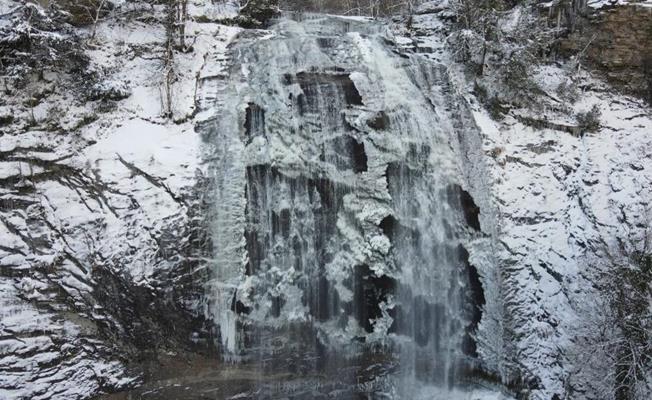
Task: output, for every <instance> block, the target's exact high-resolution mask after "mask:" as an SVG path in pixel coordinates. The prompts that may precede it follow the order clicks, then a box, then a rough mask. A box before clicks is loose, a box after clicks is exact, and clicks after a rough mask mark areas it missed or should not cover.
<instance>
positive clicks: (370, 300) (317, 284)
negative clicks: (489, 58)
mask: <svg viewBox="0 0 652 400" xmlns="http://www.w3.org/2000/svg"><path fill="white" fill-rule="evenodd" d="M230 55H231V70H230V75H229V78H228V79H227V80H224V81H222V86H221V87H220V88H219V90H220V93H221V94H220V96H218V97H219V98H221V99H223V101H222V103H221V104H208V105H205V106H204V108H205V109H206V110H207V111H204V112H207V113H208V114H210V117H207V118H205V122H204V123H203V124H202V125H201V126H200V128H199V129H200V130H201V131H202V132H203V134H204V137H205V141H206V142H207V143H208V144H210V147H209V148H210V150H209V151H208V152H207V153H208V154H207V155H206V157H207V159H209V160H210V163H211V165H212V187H211V189H210V193H209V197H210V207H209V208H210V210H211V215H210V221H211V230H212V237H213V244H214V262H213V279H212V281H211V283H210V285H209V287H208V288H207V291H208V296H207V297H208V299H209V300H208V302H207V305H206V312H207V313H208V314H209V316H210V317H211V318H212V319H213V320H214V321H215V323H216V326H217V327H219V329H218V332H219V337H220V344H221V347H222V351H223V353H224V355H225V357H226V358H229V359H232V360H237V361H239V362H243V363H250V364H251V365H253V366H254V367H255V368H256V369H259V373H260V374H261V375H264V374H273V373H276V374H281V373H287V374H290V375H291V376H294V377H297V379H301V381H302V382H304V383H305V382H311V381H312V380H314V381H315V382H319V384H303V385H298V386H297V388H294V389H292V390H293V394H294V395H301V394H305V395H306V398H314V397H315V396H316V395H315V392H314V391H319V392H320V393H333V391H334V390H335V391H340V392H339V393H341V396H343V397H338V398H345V397H346V396H347V394H350V395H351V396H352V395H353V393H354V392H365V393H370V392H372V393H385V394H387V395H389V396H393V397H395V398H406V399H408V398H415V397H416V391H417V390H420V389H418V387H419V386H433V387H437V388H439V389H438V390H439V391H441V392H447V391H448V390H451V389H453V388H455V387H459V386H461V385H462V384H463V382H465V380H466V379H467V378H468V375H469V374H470V373H471V371H472V370H473V362H474V361H473V360H474V355H475V344H474V341H473V337H472V336H473V330H474V327H475V324H477V321H478V319H479V316H478V314H479V310H480V307H481V305H482V302H483V299H482V293H481V289H480V285H479V283H478V278H477V274H476V273H475V270H474V269H473V267H471V266H470V265H469V263H468V253H467V252H466V250H465V243H467V242H468V240H469V238H470V237H471V236H473V235H474V234H477V230H479V226H478V222H477V214H478V210H477V207H475V205H474V204H473V200H472V199H471V198H470V196H469V195H468V193H466V192H465V191H464V190H462V186H463V184H462V182H461V180H462V178H461V175H462V174H461V173H460V165H459V164H460V161H459V157H458V156H457V151H456V148H457V146H458V144H457V141H458V134H459V132H460V131H461V130H462V129H463V124H462V123H461V122H460V118H459V117H458V116H457V115H458V114H459V113H460V112H461V111H460V110H459V109H457V108H456V107H455V106H454V105H453V103H454V102H452V101H451V98H453V96H454V95H453V94H451V93H450V90H449V88H448V85H447V78H446V73H445V68H444V67H443V66H442V65H437V64H435V63H432V62H430V61H427V60H426V59H425V58H423V57H420V56H419V55H417V54H407V55H406V54H401V53H400V52H399V51H398V50H397V49H396V48H394V47H393V46H392V44H391V42H390V40H388V38H387V37H386V36H385V33H384V29H383V27H382V26H380V24H377V23H374V22H370V21H365V20H356V19H346V18H338V17H330V16H318V15H316V16H309V17H306V16H304V17H301V18H297V17H294V18H290V17H288V18H284V19H281V20H279V21H278V22H277V23H276V24H275V25H274V26H273V27H272V29H271V31H246V32H244V33H242V34H241V36H240V37H239V38H238V40H236V41H235V43H234V44H233V46H232V48H231V51H230ZM324 377H326V378H324ZM415 382H420V383H421V385H415ZM262 385H263V384H262V383H261V386H262ZM256 390H263V391H264V390H271V389H269V388H267V389H264V388H257V389H256Z"/></svg>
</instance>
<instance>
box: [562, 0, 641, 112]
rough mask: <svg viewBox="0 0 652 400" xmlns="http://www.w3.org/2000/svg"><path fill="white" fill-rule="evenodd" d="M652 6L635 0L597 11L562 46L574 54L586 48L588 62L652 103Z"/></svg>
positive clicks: (614, 81) (613, 80)
mask: <svg viewBox="0 0 652 400" xmlns="http://www.w3.org/2000/svg"><path fill="white" fill-rule="evenodd" d="M650 20H652V7H650V6H649V5H645V4H637V3H636V2H632V3H631V4H626V5H624V6H618V7H614V8H605V9H602V10H599V11H594V13H593V14H592V15H591V17H590V19H589V20H588V23H587V26H586V28H585V29H583V30H582V31H580V32H577V33H574V34H572V35H571V36H570V38H569V39H568V40H566V41H564V43H563V47H565V48H566V49H567V50H569V51H570V52H571V53H573V54H575V53H577V52H579V51H582V50H583V49H584V48H586V50H585V53H586V56H587V59H588V61H589V62H590V63H591V64H592V65H594V66H596V67H598V68H600V69H601V70H602V71H604V72H605V74H606V76H607V77H608V79H609V80H610V81H612V82H613V83H615V84H617V85H619V86H621V87H624V88H626V89H627V91H629V92H631V93H636V94H637V95H640V96H642V97H643V98H645V99H647V100H648V101H649V102H650V104H652V30H651V29H650Z"/></svg>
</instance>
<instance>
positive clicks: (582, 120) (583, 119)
mask: <svg viewBox="0 0 652 400" xmlns="http://www.w3.org/2000/svg"><path fill="white" fill-rule="evenodd" d="M601 116H602V112H601V111H600V107H598V105H597V104H595V105H594V106H593V107H592V108H591V109H590V110H589V111H584V112H580V113H577V115H576V116H575V119H576V120H577V126H578V127H579V128H580V130H581V131H582V133H586V132H595V131H597V130H598V129H600V117H601Z"/></svg>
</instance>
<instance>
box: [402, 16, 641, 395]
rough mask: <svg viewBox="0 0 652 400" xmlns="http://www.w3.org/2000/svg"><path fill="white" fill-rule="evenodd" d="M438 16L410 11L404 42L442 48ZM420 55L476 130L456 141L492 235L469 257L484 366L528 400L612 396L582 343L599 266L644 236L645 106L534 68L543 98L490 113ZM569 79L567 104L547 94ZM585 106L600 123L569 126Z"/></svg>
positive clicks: (462, 78)
mask: <svg viewBox="0 0 652 400" xmlns="http://www.w3.org/2000/svg"><path fill="white" fill-rule="evenodd" d="M442 13H445V11H444V12H442ZM436 15H437V14H436V13H435V14H431V13H427V14H424V15H421V16H417V17H415V21H414V23H413V26H414V31H413V32H415V36H412V37H411V39H412V40H413V43H414V45H415V46H416V47H417V48H421V49H423V50H422V51H426V52H430V50H431V49H438V48H442V47H444V46H445V45H444V43H443V42H442V38H443V37H446V27H445V23H444V22H442V21H441V20H440V19H439V18H437V17H436ZM405 42H406V41H405V40H403V43H405ZM408 43H409V42H408ZM427 57H430V58H432V59H434V60H435V61H437V62H442V61H443V62H447V63H450V64H451V65H452V66H451V68H450V72H451V76H452V77H453V81H454V82H456V85H455V86H456V87H455V89H456V90H457V91H458V92H459V93H460V94H461V95H462V96H463V97H464V98H465V99H466V103H467V104H466V107H468V109H469V110H470V111H471V112H472V113H473V119H474V121H473V123H472V125H475V126H477V128H478V129H468V131H467V132H466V135H465V138H464V139H463V140H462V141H463V143H464V144H463V147H464V149H465V152H466V154H467V156H468V159H467V163H466V166H467V168H468V182H469V185H470V189H469V190H470V192H471V193H472V194H473V196H474V198H475V199H476V202H477V203H478V206H479V207H480V209H481V223H482V226H483V230H484V231H485V232H486V233H487V234H488V235H490V238H489V239H488V240H487V241H486V242H484V243H483V242H478V243H477V244H478V246H477V247H476V248H475V249H474V250H475V251H474V252H472V257H471V260H472V262H473V263H475V264H476V266H477V267H478V268H479V269H480V270H481V271H483V276H484V281H483V284H484V290H485V297H486V299H487V305H486V307H485V313H484V315H483V320H482V322H481V325H480V330H479V332H478V340H479V342H480V349H479V351H480V352H481V354H482V357H483V359H484V362H485V367H486V368H487V369H488V370H490V371H495V372H496V373H497V374H498V375H499V376H501V377H502V379H503V381H505V382H510V381H511V382H512V383H513V384H516V385H523V386H525V387H528V388H530V389H531V393H530V396H531V398H534V399H550V398H569V397H565V396H571V397H570V398H573V399H579V398H604V397H603V396H610V394H606V393H604V392H603V390H604V388H605V387H606V388H608V387H609V382H603V381H602V380H601V379H606V380H608V379H610V378H609V377H611V378H612V375H610V374H609V371H607V370H606V369H607V368H608V364H607V363H604V359H600V358H601V357H602V356H603V355H600V354H597V355H596V354H593V352H594V351H595V350H594V349H595V348H593V347H590V348H587V347H583V346H584V345H585V344H586V343H587V342H590V341H591V337H592V336H597V335H598V331H599V330H600V329H599V327H598V324H600V323H601V321H602V319H603V316H604V313H605V310H604V307H605V305H604V303H603V301H602V300H601V298H600V297H599V295H598V293H597V291H596V286H598V285H599V282H598V277H599V276H600V273H601V271H603V268H605V267H606V268H608V267H609V266H610V263H613V262H614V261H615V260H618V258H619V256H620V255H621V253H622V252H623V246H624V247H625V248H626V249H627V250H629V251H631V250H633V248H632V247H634V244H635V243H641V239H644V238H645V237H646V235H648V234H649V226H650V220H649V213H650V207H651V205H650V200H651V199H652V193H651V188H652V136H651V135H650V132H652V112H651V110H650V107H649V106H648V105H646V104H645V103H644V102H643V101H642V100H639V99H635V98H630V97H628V96H625V95H621V94H618V93H617V92H615V91H614V90H613V89H611V88H610V87H609V86H608V85H606V84H604V83H602V82H601V81H599V80H596V79H594V78H592V77H590V76H589V75H588V74H580V75H581V78H578V77H577V73H575V72H573V71H570V70H568V69H566V68H561V67H557V66H543V67H539V68H538V72H537V75H536V76H535V77H534V79H535V81H536V82H537V84H538V85H539V87H540V88H541V89H542V90H543V91H544V93H546V94H548V96H549V97H550V98H549V99H548V100H547V101H544V103H545V105H544V106H543V107H538V108H533V109H527V108H520V109H513V110H511V111H509V112H508V113H507V114H506V115H505V116H504V118H503V119H501V120H499V121H497V120H494V119H492V117H491V116H490V114H489V112H488V111H487V110H485V108H484V107H483V106H482V104H481V103H480V100H479V99H478V98H476V97H475V96H474V94H473V93H474V86H473V83H472V82H469V81H468V79H467V77H466V75H465V74H464V73H463V72H461V71H460V70H459V69H457V68H456V67H455V66H454V63H452V62H450V61H448V60H447V59H446V52H445V51H444V52H442V51H434V52H431V53H430V54H428V55H427ZM571 73H572V74H571ZM571 76H573V78H574V79H580V81H581V83H580V86H581V87H582V88H583V89H582V91H581V93H580V95H579V99H578V100H577V101H576V102H575V103H574V104H572V105H571V106H570V109H567V108H565V107H560V104H562V103H563V101H564V100H561V99H559V98H557V97H556V96H557V95H556V94H555V93H556V89H557V88H558V87H559V85H560V83H562V82H566V81H570V79H571ZM498 90H500V89H498ZM593 107H597V109H599V111H600V113H601V116H600V118H599V119H600V127H599V129H597V130H596V131H595V132H591V133H585V134H579V132H580V130H579V129H577V128H576V127H577V123H576V120H575V118H574V116H576V115H578V114H579V113H582V112H587V111H589V110H591V109H592V108H593ZM601 391H602V392H601Z"/></svg>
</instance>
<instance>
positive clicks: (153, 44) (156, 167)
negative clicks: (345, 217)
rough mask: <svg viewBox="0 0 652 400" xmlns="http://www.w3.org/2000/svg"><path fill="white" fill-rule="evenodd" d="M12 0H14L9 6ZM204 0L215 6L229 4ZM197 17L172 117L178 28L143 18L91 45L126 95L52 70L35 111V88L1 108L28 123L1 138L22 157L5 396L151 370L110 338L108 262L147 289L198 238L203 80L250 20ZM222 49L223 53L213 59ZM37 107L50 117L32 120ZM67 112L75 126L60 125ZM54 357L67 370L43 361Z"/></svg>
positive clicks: (0, 356)
mask: <svg viewBox="0 0 652 400" xmlns="http://www.w3.org/2000/svg"><path fill="white" fill-rule="evenodd" d="M195 3H196V4H195ZM11 4H13V2H7V1H5V0H3V1H0V13H4V12H5V11H7V10H10V9H11V8H10V5H11ZM195 5H201V7H200V9H201V10H207V11H210V12H212V13H213V15H215V16H219V15H222V14H221V13H222V12H226V11H228V10H227V8H226V7H225V6H223V5H222V4H219V5H215V7H216V8H219V10H215V9H213V8H211V6H210V5H208V4H205V2H193V4H192V5H191V6H192V7H194V6H195ZM126 7H134V8H135V9H137V7H139V5H138V4H133V5H132V4H128V5H126ZM192 7H191V16H192V18H196V17H197V16H198V15H197V14H192V13H194V12H195V11H194V10H196V9H197V8H196V7H195V8H192ZM159 11H160V10H159ZM148 12H152V10H149V11H148ZM153 12H157V11H156V10H154V11H153ZM197 12H199V11H197ZM229 12H232V11H229ZM125 15H128V14H125ZM2 18H3V17H0V21H4V19H2ZM188 25H189V28H188V29H187V33H188V41H189V42H190V41H191V40H192V41H194V49H193V51H190V52H188V53H179V54H178V58H177V59H176V60H175V61H176V64H175V65H176V66H177V68H178V74H179V76H178V77H177V79H176V80H175V85H176V86H175V87H174V88H173V91H174V95H175V96H174V99H175V102H174V104H173V107H175V108H174V110H173V113H174V115H173V119H172V120H170V119H168V118H166V117H165V116H164V107H163V102H162V100H161V99H162V97H161V88H162V87H163V82H162V79H163V74H162V68H163V63H162V60H161V58H160V54H162V49H163V48H164V43H165V30H164V28H163V26H162V25H159V24H156V23H142V22H138V21H137V20H135V19H121V18H116V19H113V18H110V19H108V20H106V21H103V22H102V23H100V24H99V25H98V27H97V33H96V36H95V38H94V39H93V41H92V42H89V44H88V50H87V54H88V56H89V57H90V59H91V66H90V68H89V69H90V70H91V71H95V72H97V73H98V74H99V75H100V76H101V77H102V79H103V81H102V82H100V83H98V84H97V85H95V86H94V87H93V88H91V91H92V92H93V93H94V94H93V96H95V97H99V98H101V97H102V96H104V95H106V96H109V97H113V96H115V97H116V98H115V99H112V100H111V101H109V102H105V101H104V100H101V99H100V100H93V101H89V102H86V101H85V100H84V96H83V95H79V94H78V93H76V92H75V91H74V90H75V88H74V87H66V86H65V84H62V83H61V82H60V80H61V77H59V76H57V75H52V74H46V77H45V79H46V82H45V83H42V85H43V86H42V87H41V88H40V89H43V87H44V86H47V87H48V90H49V91H46V90H43V92H44V96H43V99H42V100H41V101H40V104H39V105H38V106H37V107H35V108H34V109H33V110H29V109H25V107H24V106H23V102H25V100H24V99H22V98H21V97H20V96H21V95H22V94H23V93H22V92H17V94H16V95H15V96H8V97H6V98H3V102H4V101H5V100H6V103H5V104H3V106H2V111H1V112H0V114H2V115H5V114H8V115H13V117H14V122H13V125H11V124H10V125H8V126H3V128H2V129H3V135H2V136H0V152H2V156H3V157H5V156H6V157H8V158H7V159H6V161H5V159H4V158H3V160H2V161H0V179H3V180H4V179H6V180H7V181H6V182H9V183H8V184H7V185H6V186H5V185H4V184H3V187H2V189H1V190H0V198H1V200H2V204H3V208H2V209H1V210H0V237H1V238H2V244H0V266H1V267H2V268H3V269H6V271H7V273H6V274H4V273H3V276H2V277H0V337H2V338H3V340H2V341H0V398H3V399H5V398H7V399H20V398H30V399H46V398H48V399H66V400H68V399H86V398H90V397H94V396H95V395H97V394H98V392H99V391H100V390H102V388H103V387H104V388H113V390H116V389H120V388H123V387H125V386H127V385H131V384H133V383H134V382H136V381H137V380H138V379H139V377H137V376H133V375H131V374H132V373H131V372H129V371H127V369H126V367H125V366H124V365H123V364H122V362H121V361H118V360H120V359H121V358H120V357H119V356H120V355H119V353H118V351H119V348H116V347H113V344H112V343H108V342H107V343H103V342H101V341H99V339H98V330H99V329H100V328H99V326H101V325H100V324H108V325H109V326H110V325H112V324H114V325H115V324H119V322H117V321H116V320H115V319H114V317H113V316H112V315H111V314H109V312H108V311H107V310H106V309H105V308H104V307H102V306H100V304H97V302H96V301H97V300H96V299H95V298H94V296H95V292H96V285H97V283H96V282H95V280H94V279H95V276H96V275H95V273H94V272H95V270H96V269H98V268H100V269H106V270H109V271H115V273H116V274H119V275H120V276H124V277H125V279H127V280H128V282H129V283H130V284H133V285H139V284H140V285H143V286H147V285H149V284H150V282H151V281H152V279H153V275H154V274H160V273H164V271H165V270H166V269H173V268H175V267H177V266H178V265H179V263H180V262H181V261H183V260H182V258H181V257H179V255H178V254H175V253H174V251H178V250H176V248H178V249H180V248H181V246H182V245H183V243H184V241H187V240H188V238H187V236H186V235H187V227H188V226H189V225H190V222H189V218H190V215H189V212H190V209H191V208H192V207H195V206H196V204H195V203H194V201H195V200H193V196H194V193H195V190H196V189H195V186H196V185H197V184H198V179H201V177H202V174H203V173H204V171H205V166H204V165H203V164H202V161H201V160H202V153H201V152H202V148H201V147H202V139H201V137H200V135H199V134H198V133H197V132H195V129H194V124H193V122H192V121H190V119H191V116H193V115H194V112H195V111H194V108H195V104H196V102H197V101H199V99H196V98H195V90H196V87H197V86H198V82H197V77H199V76H206V75H208V74H207V73H206V71H208V70H213V71H217V70H219V69H220V68H223V66H224V65H225V64H226V57H225V52H226V47H227V46H228V43H229V40H231V38H233V36H234V35H235V34H237V32H238V31H239V29H238V28H234V27H225V26H221V25H218V24H216V23H202V24H196V23H194V22H189V23H188ZM212 60H219V61H218V62H210V64H209V62H206V61H212ZM106 104H109V105H111V107H109V109H108V110H107V109H103V108H102V107H105V106H106ZM105 108H106V107H105ZM32 112H33V115H34V117H35V119H36V124H37V126H30V125H28V124H26V122H27V121H29V120H30V119H31V114H32ZM53 120H56V121H57V122H58V127H60V128H61V129H62V130H63V131H64V132H61V131H57V129H56V128H55V129H51V128H50V126H51V125H50V122H51V121H53ZM5 128H6V130H5ZM13 157H20V161H17V160H14V159H13ZM12 182H17V183H12ZM18 188H22V192H21V191H19V190H17V189H18ZM167 242H171V243H173V246H174V248H175V249H173V248H171V246H172V245H168V244H166V243H167ZM164 246H167V247H164ZM46 272H47V273H48V275H45V273H46ZM62 299H65V300H62ZM34 304H37V305H38V304H43V305H47V307H40V306H39V307H36V306H34ZM73 305H74V306H73ZM112 329H116V331H118V330H119V329H122V328H120V327H119V326H114V328H112ZM45 362H51V364H52V368H53V369H52V370H50V371H44V370H42V369H41V368H40V367H39V364H42V363H45ZM26 382H29V384H27V383H26Z"/></svg>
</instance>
